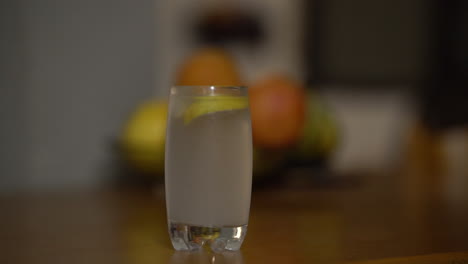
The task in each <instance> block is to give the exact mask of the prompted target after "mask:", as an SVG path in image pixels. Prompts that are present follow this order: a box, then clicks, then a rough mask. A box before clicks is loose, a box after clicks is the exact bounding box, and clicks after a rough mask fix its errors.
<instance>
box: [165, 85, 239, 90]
mask: <svg viewBox="0 0 468 264" xmlns="http://www.w3.org/2000/svg"><path fill="white" fill-rule="evenodd" d="M211 87H213V88H224V89H230V88H235V89H247V88H248V86H247V85H173V86H172V88H182V89H193V88H211Z"/></svg>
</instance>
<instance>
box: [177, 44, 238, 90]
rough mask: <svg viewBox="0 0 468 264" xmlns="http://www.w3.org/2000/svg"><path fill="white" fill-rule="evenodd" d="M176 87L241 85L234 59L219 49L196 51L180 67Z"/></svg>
mask: <svg viewBox="0 0 468 264" xmlns="http://www.w3.org/2000/svg"><path fill="white" fill-rule="evenodd" d="M176 84H177V85H241V84H242V82H241V78H240V76H239V72H238V70H237V68H236V65H235V62H234V59H233V58H232V57H231V56H230V55H229V53H227V52H226V51H224V50H223V49H221V48H205V49H201V50H198V51H196V52H195V53H194V54H193V55H192V56H191V57H189V58H188V59H187V60H186V61H185V62H184V63H183V64H182V65H181V67H180V70H179V72H178V74H177V78H176Z"/></svg>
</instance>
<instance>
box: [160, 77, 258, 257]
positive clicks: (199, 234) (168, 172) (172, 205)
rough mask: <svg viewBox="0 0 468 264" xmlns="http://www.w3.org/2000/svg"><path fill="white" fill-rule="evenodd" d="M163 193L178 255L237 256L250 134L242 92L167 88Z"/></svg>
mask: <svg viewBox="0 0 468 264" xmlns="http://www.w3.org/2000/svg"><path fill="white" fill-rule="evenodd" d="M168 115H169V116H168V127H167V136H166V160H165V187H166V206H167V216H168V225H169V234H170V237H171V241H172V245H173V246H174V248H175V249H176V250H197V249H200V248H202V247H204V246H209V247H211V249H212V250H214V251H224V250H232V251H235V250H239V248H240V246H241V244H242V242H243V240H244V237H245V234H246V232H247V223H248V218H249V210H250V195H251V189H252V188H251V186H252V128H251V121H250V112H249V103H248V95H247V88H246V87H237V86H236V87H234V86H175V87H172V88H171V92H170V100H169V114H168Z"/></svg>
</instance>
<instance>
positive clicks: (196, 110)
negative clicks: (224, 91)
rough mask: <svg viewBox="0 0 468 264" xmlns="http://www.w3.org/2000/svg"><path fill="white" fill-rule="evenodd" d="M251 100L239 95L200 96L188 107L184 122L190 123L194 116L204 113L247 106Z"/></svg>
mask: <svg viewBox="0 0 468 264" xmlns="http://www.w3.org/2000/svg"><path fill="white" fill-rule="evenodd" d="M248 105H249V101H248V99H247V98H246V97H237V96H200V97H196V98H195V101H194V102H193V103H192V104H191V105H190V106H189V107H188V108H187V110H186V111H185V113H184V123H185V124H188V123H189V122H190V121H192V120H193V119H194V118H197V117H199V116H202V115H206V114H210V113H215V112H220V111H228V110H239V109H244V108H247V107H248Z"/></svg>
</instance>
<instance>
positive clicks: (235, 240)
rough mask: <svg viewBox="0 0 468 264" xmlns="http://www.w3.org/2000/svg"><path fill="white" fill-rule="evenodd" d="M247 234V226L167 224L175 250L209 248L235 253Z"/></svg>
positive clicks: (215, 250)
mask: <svg viewBox="0 0 468 264" xmlns="http://www.w3.org/2000/svg"><path fill="white" fill-rule="evenodd" d="M246 233H247V225H241V226H223V227H207V226H195V225H188V224H183V223H174V222H169V235H170V237H171V241H172V245H173V246H174V248H175V250H189V251H195V250H200V249H202V248H204V247H209V248H211V250H213V251H214V252H222V251H226V250H227V251H237V250H239V249H240V246H241V245H242V242H243V241H244V238H245V234H246Z"/></svg>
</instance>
